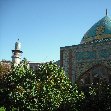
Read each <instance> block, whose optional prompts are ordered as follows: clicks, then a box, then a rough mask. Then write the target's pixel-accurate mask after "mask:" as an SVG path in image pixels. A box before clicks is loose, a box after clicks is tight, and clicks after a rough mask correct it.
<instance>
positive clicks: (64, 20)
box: [0, 0, 111, 62]
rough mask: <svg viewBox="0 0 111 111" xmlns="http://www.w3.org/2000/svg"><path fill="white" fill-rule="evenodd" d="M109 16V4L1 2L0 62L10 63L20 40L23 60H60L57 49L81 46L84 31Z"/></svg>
mask: <svg viewBox="0 0 111 111" xmlns="http://www.w3.org/2000/svg"><path fill="white" fill-rule="evenodd" d="M106 8H107V9H108V15H109V16H111V0H0V60H2V59H5V60H11V56H12V52H11V50H13V49H14V47H15V42H16V41H17V39H18V38H19V39H20V42H21V45H22V48H21V50H22V51H23V54H22V58H27V60H28V61H34V62H48V61H53V60H54V61H57V60H59V59H60V47H65V46H71V45H77V44H80V41H81V39H82V37H83V36H84V34H85V33H86V31H87V30H88V29H89V28H90V27H91V26H92V25H93V24H94V23H96V22H97V21H98V20H100V19H101V18H103V17H104V16H105V10H106Z"/></svg>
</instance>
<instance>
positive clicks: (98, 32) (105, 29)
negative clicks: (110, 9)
mask: <svg viewBox="0 0 111 111" xmlns="http://www.w3.org/2000/svg"><path fill="white" fill-rule="evenodd" d="M105 38H111V19H110V18H109V17H108V16H107V15H106V16H105V17H103V18H102V19H101V20H99V21H98V22H97V23H95V24H94V25H93V26H92V27H91V28H90V29H89V30H88V31H87V32H86V33H85V34H84V36H83V38H82V40H81V44H83V43H88V42H92V41H94V40H98V39H99V40H102V39H105Z"/></svg>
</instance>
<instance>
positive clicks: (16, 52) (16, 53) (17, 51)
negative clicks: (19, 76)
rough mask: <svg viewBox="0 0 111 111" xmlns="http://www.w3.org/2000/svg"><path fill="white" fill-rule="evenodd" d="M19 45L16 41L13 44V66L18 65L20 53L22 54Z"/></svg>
mask: <svg viewBox="0 0 111 111" xmlns="http://www.w3.org/2000/svg"><path fill="white" fill-rule="evenodd" d="M20 49H21V43H20V42H19V39H18V41H17V42H16V43H15V50H12V54H13V55H12V62H13V63H14V64H15V65H18V64H20V60H21V53H23V52H22V51H21V50H20Z"/></svg>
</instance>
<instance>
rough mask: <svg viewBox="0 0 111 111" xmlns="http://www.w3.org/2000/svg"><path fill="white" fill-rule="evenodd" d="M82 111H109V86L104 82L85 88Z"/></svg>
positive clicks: (110, 97) (110, 100)
mask: <svg viewBox="0 0 111 111" xmlns="http://www.w3.org/2000/svg"><path fill="white" fill-rule="evenodd" d="M84 92H85V93H86V94H85V99H84V100H83V102H82V103H81V109H83V110H82V111H111V86H110V85H108V84H107V83H105V82H102V83H100V84H96V85H94V86H90V87H89V88H86V90H85V91H84Z"/></svg>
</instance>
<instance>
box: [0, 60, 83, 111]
mask: <svg viewBox="0 0 111 111" xmlns="http://www.w3.org/2000/svg"><path fill="white" fill-rule="evenodd" d="M0 89H1V90H0V95H1V100H0V105H1V106H5V108H6V110H7V111H9V110H11V109H13V108H15V109H19V110H20V111H28V110H36V111H56V110H58V111H59V110H63V109H64V108H66V109H64V110H65V111H67V109H68V108H72V109H74V110H76V105H74V104H76V103H77V102H78V101H80V100H82V99H83V98H84V94H83V93H81V92H78V89H77V86H74V87H73V86H72V84H71V82H70V80H69V79H68V78H67V77H66V76H65V73H64V70H63V69H62V68H60V67H58V66H57V65H56V64H54V63H53V62H49V63H44V64H42V65H41V66H40V67H39V69H38V70H36V71H34V70H32V69H29V68H28V67H27V61H26V60H23V61H22V63H21V64H19V65H18V66H14V65H12V69H11V71H10V72H9V74H8V75H7V76H6V77H5V78H4V79H3V82H2V84H0ZM67 105H69V106H67ZM72 109H70V110H72Z"/></svg>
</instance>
